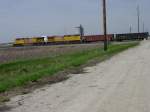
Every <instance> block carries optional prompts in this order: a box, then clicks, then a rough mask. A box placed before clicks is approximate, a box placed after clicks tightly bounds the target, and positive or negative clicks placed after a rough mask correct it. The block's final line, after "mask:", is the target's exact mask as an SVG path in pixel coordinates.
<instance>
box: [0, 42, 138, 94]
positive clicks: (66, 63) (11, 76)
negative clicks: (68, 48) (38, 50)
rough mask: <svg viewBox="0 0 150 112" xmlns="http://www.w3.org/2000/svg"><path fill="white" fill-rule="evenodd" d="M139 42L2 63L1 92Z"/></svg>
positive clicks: (111, 53)
mask: <svg viewBox="0 0 150 112" xmlns="http://www.w3.org/2000/svg"><path fill="white" fill-rule="evenodd" d="M138 44H139V43H138V42H135V43H126V44H117V45H110V46H109V50H108V51H107V52H104V51H103V49H102V48H101V49H98V48H94V49H89V50H84V51H82V52H81V51H77V52H74V53H65V54H63V55H59V56H55V57H50V58H49V57H47V58H39V59H30V60H22V61H15V62H11V63H5V64H0V92H4V91H7V90H9V89H12V88H14V87H19V86H23V85H25V84H28V83H29V82H34V81H37V80H38V79H41V78H43V77H45V76H52V75H54V74H56V73H57V72H59V71H63V70H65V69H72V68H76V67H78V66H80V65H82V64H85V63H87V62H88V61H89V60H91V59H94V58H98V59H99V60H104V59H106V58H108V57H111V56H113V55H114V54H116V53H119V52H121V51H123V50H125V49H128V48H130V47H133V46H136V45H138Z"/></svg>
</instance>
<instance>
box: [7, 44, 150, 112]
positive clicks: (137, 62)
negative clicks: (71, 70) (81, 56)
mask: <svg viewBox="0 0 150 112" xmlns="http://www.w3.org/2000/svg"><path fill="white" fill-rule="evenodd" d="M85 72H86V73H84V74H77V75H73V74H72V77H71V78H70V79H68V80H66V81H64V82H60V83H57V84H54V85H47V86H46V87H44V88H41V89H38V90H36V91H34V92H33V93H30V94H28V95H22V96H17V97H15V98H13V99H12V100H11V101H10V102H9V103H8V104H7V106H10V107H12V108H11V109H10V110H9V111H8V112H150V87H149V85H150V41H144V42H142V43H141V45H140V46H138V47H136V48H133V49H130V50H127V51H125V52H123V53H121V54H119V55H117V56H114V57H113V58H111V59H110V60H107V61H105V62H102V63H100V64H98V65H97V66H94V67H88V68H85Z"/></svg>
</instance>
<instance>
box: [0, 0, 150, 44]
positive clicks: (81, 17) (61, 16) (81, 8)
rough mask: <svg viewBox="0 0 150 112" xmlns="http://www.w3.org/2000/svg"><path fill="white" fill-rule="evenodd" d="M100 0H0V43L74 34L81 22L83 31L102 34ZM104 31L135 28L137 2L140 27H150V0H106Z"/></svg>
mask: <svg viewBox="0 0 150 112" xmlns="http://www.w3.org/2000/svg"><path fill="white" fill-rule="evenodd" d="M101 1H102V0H0V43H1V42H9V41H13V39H14V38H15V37H30V36H44V35H63V34H75V33H77V29H75V28H74V27H76V26H78V25H79V24H82V25H83V26H84V28H85V33H86V34H99V33H102V32H103V30H102V12H101V10H100V9H102V3H101ZM106 1H107V8H108V13H107V15H108V32H109V33H122V32H129V26H130V25H131V26H132V31H133V32H136V31H137V12H136V7H137V5H138V4H140V10H141V19H140V22H141V30H142V24H143V21H144V22H145V29H146V30H149V29H150V28H149V27H150V23H149V20H150V13H149V11H150V6H149V4H150V0H106Z"/></svg>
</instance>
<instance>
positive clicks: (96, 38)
mask: <svg viewBox="0 0 150 112" xmlns="http://www.w3.org/2000/svg"><path fill="white" fill-rule="evenodd" d="M113 38H114V35H113V34H108V35H107V40H108V41H113ZM104 40H105V36H104V35H87V36H83V42H97V41H104Z"/></svg>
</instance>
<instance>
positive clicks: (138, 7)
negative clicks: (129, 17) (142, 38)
mask: <svg viewBox="0 0 150 112" xmlns="http://www.w3.org/2000/svg"><path fill="white" fill-rule="evenodd" d="M137 18H138V33H140V6H139V5H138V6H137Z"/></svg>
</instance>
